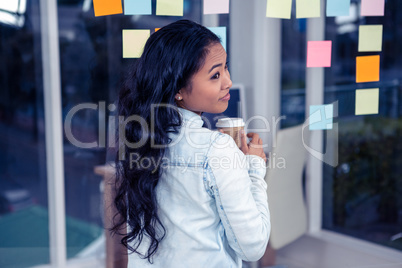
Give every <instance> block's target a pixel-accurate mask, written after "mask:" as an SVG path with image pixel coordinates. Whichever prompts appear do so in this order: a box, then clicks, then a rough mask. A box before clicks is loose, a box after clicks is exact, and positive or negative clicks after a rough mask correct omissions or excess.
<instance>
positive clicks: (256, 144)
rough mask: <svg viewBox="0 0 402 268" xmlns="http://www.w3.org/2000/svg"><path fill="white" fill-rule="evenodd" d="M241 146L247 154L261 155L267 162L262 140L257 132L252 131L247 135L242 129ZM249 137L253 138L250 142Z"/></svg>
mask: <svg viewBox="0 0 402 268" xmlns="http://www.w3.org/2000/svg"><path fill="white" fill-rule="evenodd" d="M240 137H241V147H240V150H241V151H242V152H243V153H244V154H245V155H247V154H252V155H256V156H259V157H261V158H262V159H264V161H265V162H267V156H266V155H265V153H264V150H263V149H262V140H261V138H260V136H259V135H258V134H257V133H253V132H250V133H248V134H247V135H246V133H245V131H244V130H241V131H240ZM247 137H249V138H251V141H250V143H249V144H247Z"/></svg>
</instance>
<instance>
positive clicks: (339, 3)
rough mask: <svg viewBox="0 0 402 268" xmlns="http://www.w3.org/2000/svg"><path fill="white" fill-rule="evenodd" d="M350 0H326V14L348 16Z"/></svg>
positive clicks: (329, 15)
mask: <svg viewBox="0 0 402 268" xmlns="http://www.w3.org/2000/svg"><path fill="white" fill-rule="evenodd" d="M349 9H350V0H327V16H328V17H336V16H349Z"/></svg>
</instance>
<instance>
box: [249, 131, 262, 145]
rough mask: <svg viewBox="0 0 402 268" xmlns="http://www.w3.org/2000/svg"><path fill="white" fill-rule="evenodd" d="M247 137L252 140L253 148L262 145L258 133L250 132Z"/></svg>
mask: <svg viewBox="0 0 402 268" xmlns="http://www.w3.org/2000/svg"><path fill="white" fill-rule="evenodd" d="M247 137H249V138H251V141H250V144H249V146H251V147H258V146H256V145H259V144H262V140H261V139H260V136H259V135H258V134H257V133H253V132H250V133H248V134H247Z"/></svg>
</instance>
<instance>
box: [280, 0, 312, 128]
mask: <svg viewBox="0 0 402 268" xmlns="http://www.w3.org/2000/svg"><path fill="white" fill-rule="evenodd" d="M295 6H296V5H295V3H293V8H292V17H293V18H294V17H295V16H296V8H295ZM281 23H282V50H281V53H282V62H281V64H282V72H281V73H282V77H281V83H282V89H281V115H284V116H286V118H285V119H283V120H281V127H282V128H287V127H291V126H295V125H298V124H302V123H303V122H304V119H305V105H306V101H305V93H306V92H305V87H306V64H305V62H306V47H307V46H306V40H307V39H306V26H307V21H306V19H291V20H281Z"/></svg>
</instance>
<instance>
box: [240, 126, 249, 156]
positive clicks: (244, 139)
mask: <svg viewBox="0 0 402 268" xmlns="http://www.w3.org/2000/svg"><path fill="white" fill-rule="evenodd" d="M240 140H241V146H240V150H241V151H242V152H243V153H244V154H247V153H248V145H247V136H246V133H245V132H244V130H240Z"/></svg>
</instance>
